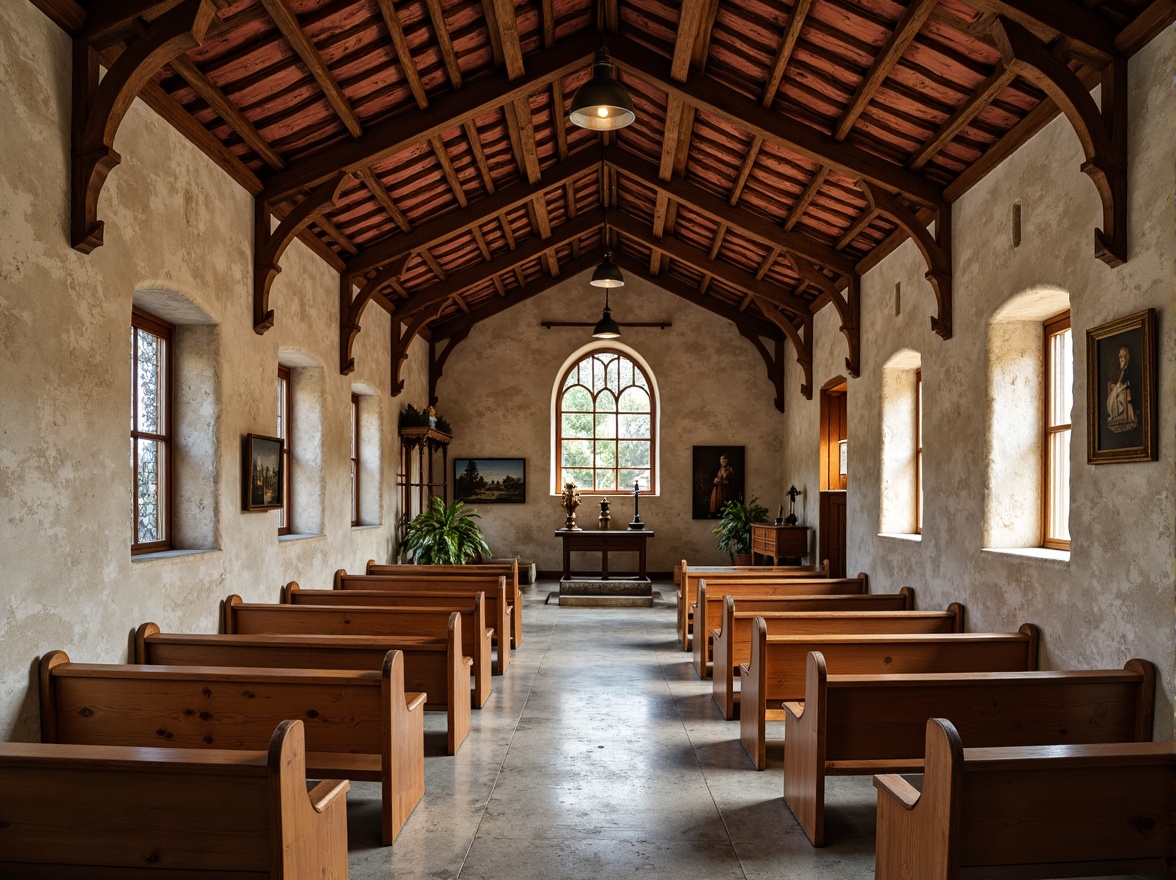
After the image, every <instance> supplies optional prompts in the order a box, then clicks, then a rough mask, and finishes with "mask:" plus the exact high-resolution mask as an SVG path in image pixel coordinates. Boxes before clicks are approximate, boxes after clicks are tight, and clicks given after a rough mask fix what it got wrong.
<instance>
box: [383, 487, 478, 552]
mask: <svg viewBox="0 0 1176 880" xmlns="http://www.w3.org/2000/svg"><path fill="white" fill-rule="evenodd" d="M477 519H479V517H478V514H476V513H474V512H473V511H468V510H466V509H465V502H462V501H454V502H453V503H452V504H446V503H445V499H444V498H433V499H432V501H431V502H430V503H429V507H428V508H427V509H425V510H423V511H422V512H421V513H419V514H417V516H416V517H415V518H414V519H413V520H412V522H410V523H409V524H408V527H407V528H406V529H405V532H404V541H403V542H402V547H401V549H402V550H404V551H406V552H407V553H408V554H409V555H410V556H411V557H412V558H413V559H415V560H416V562H418V563H420V564H422V565H463V564H465V563H467V562H469V561H470V560H472V559H476V558H477V557H478V556H479V555H481V556H487V557H488V556H490V555H492V554H491V553H490V548H489V547H488V546H487V545H486V539H485V538H483V537H482V530H481V528H479V526H478V524H477V522H475V520H477Z"/></svg>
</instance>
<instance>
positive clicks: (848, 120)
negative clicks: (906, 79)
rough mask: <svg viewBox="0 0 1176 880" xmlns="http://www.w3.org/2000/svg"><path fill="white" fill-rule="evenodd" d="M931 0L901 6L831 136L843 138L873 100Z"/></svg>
mask: <svg viewBox="0 0 1176 880" xmlns="http://www.w3.org/2000/svg"><path fill="white" fill-rule="evenodd" d="M935 3H936V0H914V2H912V3H911V5H910V6H908V7H907V8H906V9H904V10H903V13H902V15H901V16H900V17H899V19H898V21H897V22H896V23H895V25H894V30H893V31H892V32H891V34H890V38H889V39H887V40H886V42H885V43H884V44H883V45H882V48H881V50H880V51H879V52H878V54H877V55H875V56H874V61H873V63H872V64H871V65H870V69H869V70H867V71H866V75H865V76H864V77H862V81H861V82H860V83H859V84H858V87H857V90H856V91H855V92H854V93H853V97H852V98H851V99H850V101H849V103H848V104H847V105H846V107H845V109H844V110H843V111H842V113H841V118H840V119H838V120H837V125H836V127H835V128H834V129H833V137H834V138H836V139H837V140H839V141H843V140H845V136H846V135H848V134H849V132H850V130H851V129H852V128H853V124H854V123H855V122H856V121H857V118H858V117H859V116H861V114H862V111H864V110H865V109H866V107H868V106H869V105H870V102H871V101H872V100H874V95H876V94H877V93H878V89H879V88H881V87H882V83H884V82H885V81H886V77H887V76H889V75H890V71H891V70H892V69H893V67H894V65H895V64H897V63H898V60H899V59H900V58H902V56H903V53H905V52H906V50H907V47H909V46H910V44H911V43H912V42H913V41H914V39H915V37H916V36H918V33H919V30H920V29H921V28H922V27H923V24H924V22H926V21H927V17H928V16H929V15H930V14H931V10H933V9H934V8H935Z"/></svg>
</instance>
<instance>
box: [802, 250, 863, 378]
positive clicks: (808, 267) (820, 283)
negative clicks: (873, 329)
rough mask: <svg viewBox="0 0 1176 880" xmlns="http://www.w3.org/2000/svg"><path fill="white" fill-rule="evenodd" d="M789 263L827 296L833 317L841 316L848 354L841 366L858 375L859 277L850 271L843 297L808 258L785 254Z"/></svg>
mask: <svg viewBox="0 0 1176 880" xmlns="http://www.w3.org/2000/svg"><path fill="white" fill-rule="evenodd" d="M788 258H789V260H790V261H791V262H792V265H793V266H794V267H795V268H796V272H797V274H798V275H800V278H801V280H802V281H805V282H806V283H808V285H809V286H810V287H815V288H817V290H819V291H820V292H821V293H822V294H824V295H825V296H827V297H828V298H829V301H830V302H831V303H833V308H835V309H836V310H837V317H838V318H840V319H841V327H840V328H839V329H840V330H841V333H842V334H843V335H844V336H845V341H846V343H847V344H848V345H849V357H847V358H846V359H845V369H846V370H848V371H849V375H850V376H852V377H853V378H855V379H856V378H857V377H858V368H859V366H860V362H861V307H860V290H861V288H860V286H859V285H860V278H859V276H858V275H857V274H856V273H854V274H852V275H850V276H849V290H848V291H847V295H848V296H847V297H843V296H842V295H841V291H840V290H838V289H837V285H836V284H834V283H833V282H832V281H831V280H830V279H829V277H828V276H827V275H826V274H825V273H824V272H822V271H820V270H819V269H818V268H817V267H816V266H814V265H813V264H812V263H810V262H809V261H808V260H805V259H802V258H801V257H798V256H796V255H794V254H789V255H788Z"/></svg>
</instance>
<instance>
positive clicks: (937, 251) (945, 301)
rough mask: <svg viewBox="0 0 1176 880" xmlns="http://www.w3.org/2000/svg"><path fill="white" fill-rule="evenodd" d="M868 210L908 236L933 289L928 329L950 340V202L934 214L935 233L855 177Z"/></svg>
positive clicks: (888, 196) (887, 195)
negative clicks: (932, 312)
mask: <svg viewBox="0 0 1176 880" xmlns="http://www.w3.org/2000/svg"><path fill="white" fill-rule="evenodd" d="M858 188H859V189H860V190H861V191H862V192H863V193H865V196H866V201H867V202H868V203H869V205H870V210H872V211H877V212H878V213H879V214H883V215H885V216H887V217H889V218H890V219H891V220H893V221H894V222H895V223H897V224H898V225H899V226H900V227H901V228H902V229H903V231H904V232H906V234H907V235H909V236H910V237H911V238H912V239H913V240H914V242H915V245H916V246H917V247H918V248H919V252H920V253H921V254H922V255H923V260H924V261H925V262H926V263H927V272H926V273H925V274H924V276H923V277H924V278H926V279H927V280H928V281H929V282H930V283H931V289H932V290H934V291H935V301H936V304H937V305H938V311H939V313H938V315H936V316H934V317H932V318H931V329H932V330H934V331H935V332H936V333H937V334H938V335H939V336H941V337H942V338H944V339H951V332H952V329H951V203H949V202H945V203H944V204H942V205H940V207H939V210H938V212H937V213H936V215H935V235H932V234H931V233H930V232H928V231H927V227H926V226H924V225H923V224H922V223H920V222H919V218H918V217H916V216H915V215H914V213H913V212H912V211H911V210H910V209H909V208H907V207H906V206H905V205H904V204H902V202H900V201H899V200H898V199H897V198H895V197H894V196H892V195H891V194H890V193H888V192H886V190H884V189H879V188H878V187H877V186H875V185H874V184H872V183H870V182H869V181H868V180H859V181H858Z"/></svg>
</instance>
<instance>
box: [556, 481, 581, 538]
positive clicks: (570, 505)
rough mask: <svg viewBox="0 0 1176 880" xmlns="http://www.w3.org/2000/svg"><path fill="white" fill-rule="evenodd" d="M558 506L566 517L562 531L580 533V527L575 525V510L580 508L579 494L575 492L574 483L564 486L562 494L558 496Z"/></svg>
mask: <svg viewBox="0 0 1176 880" xmlns="http://www.w3.org/2000/svg"><path fill="white" fill-rule="evenodd" d="M559 506H560V507H562V508H563V509H564V511H565V512H566V513H567V515H568V517H567V519H566V520H564V524H563V530H564V531H565V532H578V531H580V527H579V526H578V525H576V508H577V507H579V506H580V493H579V492H577V491H576V484H575V483H565V484H564V490H563V494H561V495H560V496H559Z"/></svg>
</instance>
